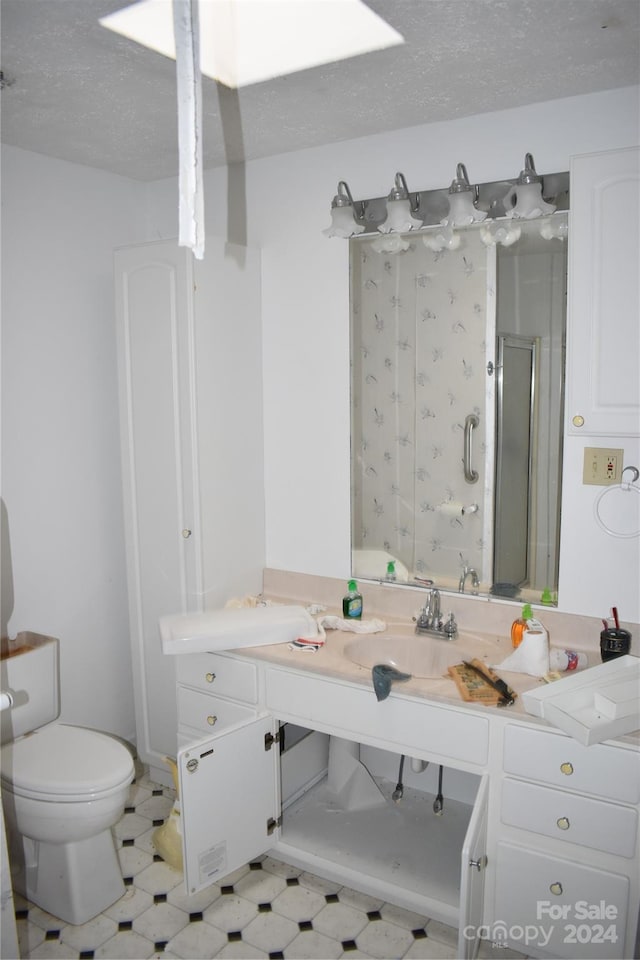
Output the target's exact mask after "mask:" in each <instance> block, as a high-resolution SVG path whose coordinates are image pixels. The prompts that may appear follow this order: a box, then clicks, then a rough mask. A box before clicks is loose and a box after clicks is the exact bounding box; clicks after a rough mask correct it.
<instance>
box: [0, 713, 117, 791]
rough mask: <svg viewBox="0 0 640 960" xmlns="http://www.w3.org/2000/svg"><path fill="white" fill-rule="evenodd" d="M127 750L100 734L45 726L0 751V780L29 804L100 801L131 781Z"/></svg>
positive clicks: (64, 726)
mask: <svg viewBox="0 0 640 960" xmlns="http://www.w3.org/2000/svg"><path fill="white" fill-rule="evenodd" d="M133 774H134V767H133V759H132V757H131V754H130V753H129V751H128V750H127V748H126V747H125V746H124V745H123V744H122V743H120V742H119V741H118V740H115V739H114V738H113V737H109V736H107V735H106V734H104V733H98V732H97V731H96V730H87V729H86V728H84V727H73V726H69V725H67V724H63V723H50V724H48V725H47V726H46V727H41V728H40V729H39V730H35V731H34V732H33V733H31V734H28V735H27V736H25V737H21V738H20V739H18V740H15V741H14V742H12V743H7V744H5V745H4V746H3V747H2V781H3V783H4V784H6V786H7V787H8V789H10V790H12V791H13V793H15V794H18V795H20V796H24V797H33V798H34V799H41V800H46V799H47V798H48V799H50V800H56V801H58V802H64V801H69V802H71V801H74V800H91V799H95V800H97V799H100V798H102V797H105V796H108V795H109V794H110V793H113V792H115V791H116V790H118V789H119V788H120V787H122V786H123V785H125V784H127V783H130V782H131V780H132V779H133Z"/></svg>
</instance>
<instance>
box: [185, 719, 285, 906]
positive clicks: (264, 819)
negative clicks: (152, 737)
mask: <svg viewBox="0 0 640 960" xmlns="http://www.w3.org/2000/svg"><path fill="white" fill-rule="evenodd" d="M276 729H277V723H276V721H275V720H274V719H273V718H272V717H271V716H262V717H258V718H257V719H254V720H250V721H247V722H244V723H241V724H237V725H236V726H234V727H227V728H226V729H225V730H222V731H221V732H220V733H218V734H216V735H215V736H213V737H209V738H207V739H205V740H200V741H198V742H196V743H192V744H189V745H188V746H186V747H184V749H182V750H180V751H179V753H178V775H179V778H180V804H181V810H182V818H181V819H182V856H183V862H184V878H185V887H186V890H187V893H189V894H192V893H196V892H197V891H198V890H202V889H203V888H204V887H207V886H209V885H210V884H212V883H215V882H216V881H218V880H223V879H224V877H226V876H227V875H228V874H230V873H232V872H233V871H234V870H237V869H238V868H239V867H241V866H243V865H244V864H245V863H248V862H249V861H250V860H253V859H255V857H258V856H260V854H262V853H265V852H266V851H267V850H269V849H270V848H271V847H272V846H273V845H274V844H275V842H276V839H277V837H278V835H279V832H280V831H279V829H277V821H279V819H280V796H279V776H278V774H279V770H280V750H279V746H278V744H277V743H276V742H275V741H274V740H273V737H274V735H275V731H276Z"/></svg>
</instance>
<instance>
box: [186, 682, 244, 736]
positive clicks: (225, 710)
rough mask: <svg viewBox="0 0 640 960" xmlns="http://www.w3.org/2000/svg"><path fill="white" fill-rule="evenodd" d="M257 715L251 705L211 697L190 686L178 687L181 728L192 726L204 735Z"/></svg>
mask: <svg viewBox="0 0 640 960" xmlns="http://www.w3.org/2000/svg"><path fill="white" fill-rule="evenodd" d="M255 715H256V711H255V710H253V709H252V708H251V707H244V706H242V705H241V704H238V703H233V701H230V700H222V699H221V698H218V697H210V696H207V694H205V693H198V692H197V691H196V690H192V689H190V688H189V687H178V726H179V727H180V729H181V730H182V728H183V727H190V728H191V729H192V730H196V731H198V732H200V733H201V734H202V735H203V736H204V735H205V734H211V733H213V732H214V731H215V732H217V731H218V730H220V729H221V728H223V727H228V726H230V725H231V724H233V723H238V721H240V720H246V719H248V718H250V717H255Z"/></svg>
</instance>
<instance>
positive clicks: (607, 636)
mask: <svg viewBox="0 0 640 960" xmlns="http://www.w3.org/2000/svg"><path fill="white" fill-rule="evenodd" d="M630 647H631V634H630V633H629V631H628V630H620V629H618V628H616V627H611V628H609V629H607V630H601V631H600V656H601V657H602V660H603V661H605V660H613V659H614V658H615V657H623V656H624V655H625V653H629V648H630Z"/></svg>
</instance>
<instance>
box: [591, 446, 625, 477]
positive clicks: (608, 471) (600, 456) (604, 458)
mask: <svg viewBox="0 0 640 960" xmlns="http://www.w3.org/2000/svg"><path fill="white" fill-rule="evenodd" d="M623 459H624V450H618V449H615V448H613V447H585V448H584V468H583V473H582V482H583V483H593V484H596V485H597V486H600V487H608V486H610V485H611V484H612V483H620V480H621V477H622V461H623Z"/></svg>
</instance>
